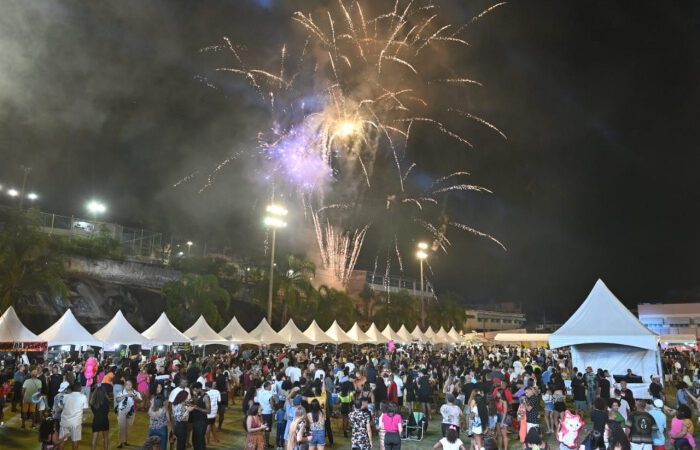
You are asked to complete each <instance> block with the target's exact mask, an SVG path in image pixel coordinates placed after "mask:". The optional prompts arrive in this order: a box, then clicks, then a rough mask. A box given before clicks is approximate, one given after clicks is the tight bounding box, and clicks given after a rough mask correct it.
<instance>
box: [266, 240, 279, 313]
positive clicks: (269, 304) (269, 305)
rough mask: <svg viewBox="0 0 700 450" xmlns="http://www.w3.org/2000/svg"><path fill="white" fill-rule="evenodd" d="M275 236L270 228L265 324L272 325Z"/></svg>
mask: <svg viewBox="0 0 700 450" xmlns="http://www.w3.org/2000/svg"><path fill="white" fill-rule="evenodd" d="M276 236H277V230H276V228H274V227H273V228H272V247H271V250H270V285H269V289H268V292H267V322H268V323H272V280H273V275H274V273H275V239H276Z"/></svg>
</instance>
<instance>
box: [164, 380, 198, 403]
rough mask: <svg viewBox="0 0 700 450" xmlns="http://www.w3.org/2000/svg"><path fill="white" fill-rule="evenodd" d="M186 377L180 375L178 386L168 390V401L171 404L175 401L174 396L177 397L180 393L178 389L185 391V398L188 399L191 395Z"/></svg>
mask: <svg viewBox="0 0 700 450" xmlns="http://www.w3.org/2000/svg"><path fill="white" fill-rule="evenodd" d="M187 384H188V383H187V378H185V377H180V386H178V387H176V388H175V389H173V390H172V391H170V395H168V403H170V404H171V405H172V404H173V403H174V402H175V397H177V394H179V393H180V391H185V392H187V398H188V399H189V398H190V397H192V394H190V390H189V388H188V387H187Z"/></svg>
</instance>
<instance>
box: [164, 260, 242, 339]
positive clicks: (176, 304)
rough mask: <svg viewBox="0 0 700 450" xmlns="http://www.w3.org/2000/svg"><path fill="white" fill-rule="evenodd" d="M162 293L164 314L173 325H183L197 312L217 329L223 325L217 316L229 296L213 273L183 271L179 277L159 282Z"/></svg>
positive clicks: (181, 326)
mask: <svg viewBox="0 0 700 450" xmlns="http://www.w3.org/2000/svg"><path fill="white" fill-rule="evenodd" d="M162 293H163V296H164V297H165V302H166V305H167V306H166V307H167V312H168V317H169V318H170V320H171V321H172V323H173V325H175V326H176V327H177V328H179V329H184V328H187V327H188V326H190V325H191V324H192V323H193V322H194V321H195V320H196V319H197V318H198V317H199V315H200V314H201V315H203V316H204V318H205V319H206V321H207V322H208V323H209V325H211V326H212V327H213V328H215V329H217V330H218V329H221V328H223V326H224V325H225V323H224V321H223V320H222V318H221V316H222V312H225V311H226V310H227V308H228V306H229V303H230V301H231V298H230V296H229V293H228V291H226V289H223V288H221V287H220V286H219V280H218V279H217V278H216V276H215V275H197V274H193V273H188V274H185V275H184V276H183V277H182V279H181V280H179V281H171V282H169V283H166V284H165V285H163V288H162Z"/></svg>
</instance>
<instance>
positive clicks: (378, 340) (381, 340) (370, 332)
mask: <svg viewBox="0 0 700 450" xmlns="http://www.w3.org/2000/svg"><path fill="white" fill-rule="evenodd" d="M365 334H366V335H367V336H368V337H369V338H370V341H371V342H372V343H373V344H386V343H387V342H389V339H387V338H386V337H385V336H384V335H383V334H382V332H381V331H379V328H377V326H376V325H375V324H374V323H372V325H370V326H369V328H367V331H365Z"/></svg>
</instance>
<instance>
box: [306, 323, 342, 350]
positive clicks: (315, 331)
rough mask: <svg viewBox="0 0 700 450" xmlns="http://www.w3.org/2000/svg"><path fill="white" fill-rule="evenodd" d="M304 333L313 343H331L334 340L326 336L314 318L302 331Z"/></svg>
mask: <svg viewBox="0 0 700 450" xmlns="http://www.w3.org/2000/svg"><path fill="white" fill-rule="evenodd" d="M304 335H305V336H306V337H307V338H309V339H311V340H312V341H314V344H333V343H335V341H334V340H333V338H331V337H330V336H328V335H327V334H326V333H325V332H324V331H323V330H322V329H321V327H319V326H318V324H317V323H316V321H315V320H314V321H313V322H311V325H309V328H307V329H306V331H304Z"/></svg>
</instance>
